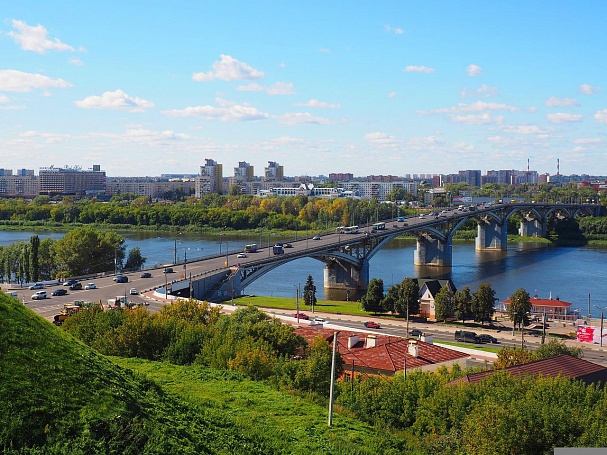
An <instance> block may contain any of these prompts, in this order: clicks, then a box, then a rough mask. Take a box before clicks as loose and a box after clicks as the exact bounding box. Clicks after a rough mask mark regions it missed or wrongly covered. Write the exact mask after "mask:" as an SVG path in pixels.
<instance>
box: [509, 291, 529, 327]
mask: <svg viewBox="0 0 607 455" xmlns="http://www.w3.org/2000/svg"><path fill="white" fill-rule="evenodd" d="M530 311H531V297H529V293H528V292H527V291H525V290H524V289H523V288H520V289H517V290H516V291H514V294H512V295H511V296H510V306H509V307H508V316H509V317H510V320H511V321H512V322H513V323H514V325H515V326H516V325H517V324H518V326H519V328H521V326H525V325H529V312H530Z"/></svg>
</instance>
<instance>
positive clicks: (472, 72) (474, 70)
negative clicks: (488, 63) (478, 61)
mask: <svg viewBox="0 0 607 455" xmlns="http://www.w3.org/2000/svg"><path fill="white" fill-rule="evenodd" d="M482 71H483V69H482V68H481V67H480V66H478V65H468V66H467V68H466V73H468V76H470V77H474V76H478V75H479V74H481V73H482Z"/></svg>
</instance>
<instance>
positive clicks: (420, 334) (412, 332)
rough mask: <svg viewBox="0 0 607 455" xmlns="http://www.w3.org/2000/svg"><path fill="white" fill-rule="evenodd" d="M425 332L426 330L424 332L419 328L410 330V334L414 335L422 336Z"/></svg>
mask: <svg viewBox="0 0 607 455" xmlns="http://www.w3.org/2000/svg"><path fill="white" fill-rule="evenodd" d="M423 334H424V332H422V331H421V330H419V329H411V330H409V335H410V336H412V337H421V336H422V335H423Z"/></svg>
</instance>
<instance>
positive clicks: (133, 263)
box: [124, 246, 147, 270]
mask: <svg viewBox="0 0 607 455" xmlns="http://www.w3.org/2000/svg"><path fill="white" fill-rule="evenodd" d="M146 260H147V258H145V257H143V256H142V255H141V250H140V249H139V247H138V246H136V247H134V248H131V249H130V250H129V256H128V258H127V260H126V264H124V268H125V269H127V270H139V269H140V268H141V267H143V264H145V261H146Z"/></svg>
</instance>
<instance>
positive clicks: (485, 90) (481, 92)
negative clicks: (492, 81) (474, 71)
mask: <svg viewBox="0 0 607 455" xmlns="http://www.w3.org/2000/svg"><path fill="white" fill-rule="evenodd" d="M496 95H497V87H491V86H490V85H486V84H484V85H481V86H480V87H479V88H477V89H469V88H467V87H464V88H463V89H462V91H461V97H462V98H470V97H473V96H482V97H483V98H493V97H494V96H496Z"/></svg>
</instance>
